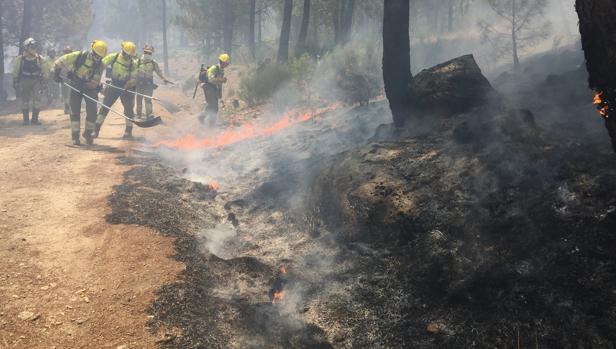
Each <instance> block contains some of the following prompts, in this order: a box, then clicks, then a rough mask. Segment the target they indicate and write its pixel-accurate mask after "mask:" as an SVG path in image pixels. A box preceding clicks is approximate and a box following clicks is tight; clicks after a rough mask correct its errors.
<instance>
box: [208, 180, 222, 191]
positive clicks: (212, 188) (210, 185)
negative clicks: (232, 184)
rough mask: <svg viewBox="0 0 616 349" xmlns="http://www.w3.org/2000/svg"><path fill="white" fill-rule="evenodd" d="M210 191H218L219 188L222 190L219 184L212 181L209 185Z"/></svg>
mask: <svg viewBox="0 0 616 349" xmlns="http://www.w3.org/2000/svg"><path fill="white" fill-rule="evenodd" d="M209 187H210V190H212V191H217V190H218V188H220V185H218V182H216V181H211V182H210V184H209Z"/></svg>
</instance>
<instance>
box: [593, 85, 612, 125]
mask: <svg viewBox="0 0 616 349" xmlns="http://www.w3.org/2000/svg"><path fill="white" fill-rule="evenodd" d="M602 96H603V92H602V91H599V92H597V93H596V94H595V97H594V98H593V101H592V103H593V104H594V105H596V106H597V109H599V114H600V115H601V116H602V117H604V118H606V119H607V118H608V117H609V115H608V111H609V108H610V107H609V105H608V104H607V102H605V101H603V98H602Z"/></svg>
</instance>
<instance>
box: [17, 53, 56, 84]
mask: <svg viewBox="0 0 616 349" xmlns="http://www.w3.org/2000/svg"><path fill="white" fill-rule="evenodd" d="M48 75H49V69H48V66H47V64H45V60H44V59H43V57H41V56H40V55H38V54H37V55H36V56H34V57H32V56H29V55H27V54H23V55H21V56H19V57H17V58H16V59H15V65H14V66H13V79H14V80H16V81H20V80H22V79H37V80H41V79H46V78H47V76H48Z"/></svg>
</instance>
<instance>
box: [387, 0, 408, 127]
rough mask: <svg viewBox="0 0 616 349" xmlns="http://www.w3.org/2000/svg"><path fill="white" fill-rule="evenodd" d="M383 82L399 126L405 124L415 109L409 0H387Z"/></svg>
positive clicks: (395, 120) (395, 121) (395, 122)
mask: <svg viewBox="0 0 616 349" xmlns="http://www.w3.org/2000/svg"><path fill="white" fill-rule="evenodd" d="M384 1H385V3H384V5H385V6H384V11H383V81H384V83H385V94H386V95H387V99H388V100H389V107H390V109H391V113H392V115H393V118H394V124H395V125H396V126H397V127H400V126H403V125H404V124H405V122H406V120H407V119H408V118H409V116H410V109H411V90H410V86H411V80H412V79H413V76H412V75H411V47H410V37H409V0H384Z"/></svg>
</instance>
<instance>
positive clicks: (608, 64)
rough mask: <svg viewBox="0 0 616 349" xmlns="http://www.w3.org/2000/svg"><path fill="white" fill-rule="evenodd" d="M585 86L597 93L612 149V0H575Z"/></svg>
mask: <svg viewBox="0 0 616 349" xmlns="http://www.w3.org/2000/svg"><path fill="white" fill-rule="evenodd" d="M575 8H576V10H577V13H578V17H579V23H580V34H581V35H582V48H583V49H584V56H585V57H586V68H587V70H588V86H589V87H590V88H592V89H594V90H595V91H596V92H597V93H600V94H601V95H600V99H601V103H600V104H599V106H598V107H599V108H604V114H605V115H604V116H603V117H604V118H605V126H606V128H607V129H608V132H609V134H610V137H611V138H612V147H613V148H614V151H616V21H615V20H614V19H615V18H616V1H614V0H576V2H575Z"/></svg>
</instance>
